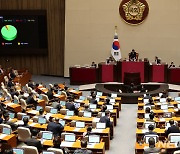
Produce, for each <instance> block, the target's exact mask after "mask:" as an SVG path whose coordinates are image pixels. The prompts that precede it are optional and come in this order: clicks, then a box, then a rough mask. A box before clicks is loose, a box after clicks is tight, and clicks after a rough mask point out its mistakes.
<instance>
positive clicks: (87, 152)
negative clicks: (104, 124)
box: [74, 139, 93, 154]
mask: <svg viewBox="0 0 180 154" xmlns="http://www.w3.org/2000/svg"><path fill="white" fill-rule="evenodd" d="M81 153H83V154H92V153H93V152H92V151H91V150H88V149H87V140H85V139H82V140H81V149H76V150H75V151H74V154H81Z"/></svg>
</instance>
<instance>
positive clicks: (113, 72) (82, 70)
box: [69, 61, 180, 84]
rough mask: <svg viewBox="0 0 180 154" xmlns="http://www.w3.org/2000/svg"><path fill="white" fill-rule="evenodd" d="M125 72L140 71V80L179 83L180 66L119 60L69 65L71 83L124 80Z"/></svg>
mask: <svg viewBox="0 0 180 154" xmlns="http://www.w3.org/2000/svg"><path fill="white" fill-rule="evenodd" d="M125 73H140V78H141V82H168V83H174V84H179V83H180V68H170V69H169V68H168V65H167V64H166V63H162V64H158V65H157V64H155V63H152V64H149V62H145V61H138V62H130V61H120V62H117V64H115V63H110V64H106V63H104V62H103V63H99V64H98V68H94V67H70V68H69V75H70V83H71V84H87V83H96V82H116V81H117V82H124V75H125Z"/></svg>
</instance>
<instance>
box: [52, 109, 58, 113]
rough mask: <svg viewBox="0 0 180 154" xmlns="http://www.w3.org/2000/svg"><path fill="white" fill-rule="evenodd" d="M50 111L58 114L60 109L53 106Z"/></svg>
mask: <svg viewBox="0 0 180 154" xmlns="http://www.w3.org/2000/svg"><path fill="white" fill-rule="evenodd" d="M50 113H52V114H57V113H58V110H57V109H55V108H51V109H50Z"/></svg>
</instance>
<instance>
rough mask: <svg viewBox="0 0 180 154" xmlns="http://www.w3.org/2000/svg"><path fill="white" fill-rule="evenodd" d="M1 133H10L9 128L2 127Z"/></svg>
mask: <svg viewBox="0 0 180 154" xmlns="http://www.w3.org/2000/svg"><path fill="white" fill-rule="evenodd" d="M2 133H3V134H6V135H10V134H11V128H7V127H3V131H2Z"/></svg>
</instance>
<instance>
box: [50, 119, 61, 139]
mask: <svg viewBox="0 0 180 154" xmlns="http://www.w3.org/2000/svg"><path fill="white" fill-rule="evenodd" d="M63 129H64V127H63V125H62V124H61V123H59V119H58V118H56V119H55V121H53V120H50V122H49V124H48V126H47V130H48V131H51V132H52V133H53V135H54V136H55V137H57V136H61V133H62V131H63Z"/></svg>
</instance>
